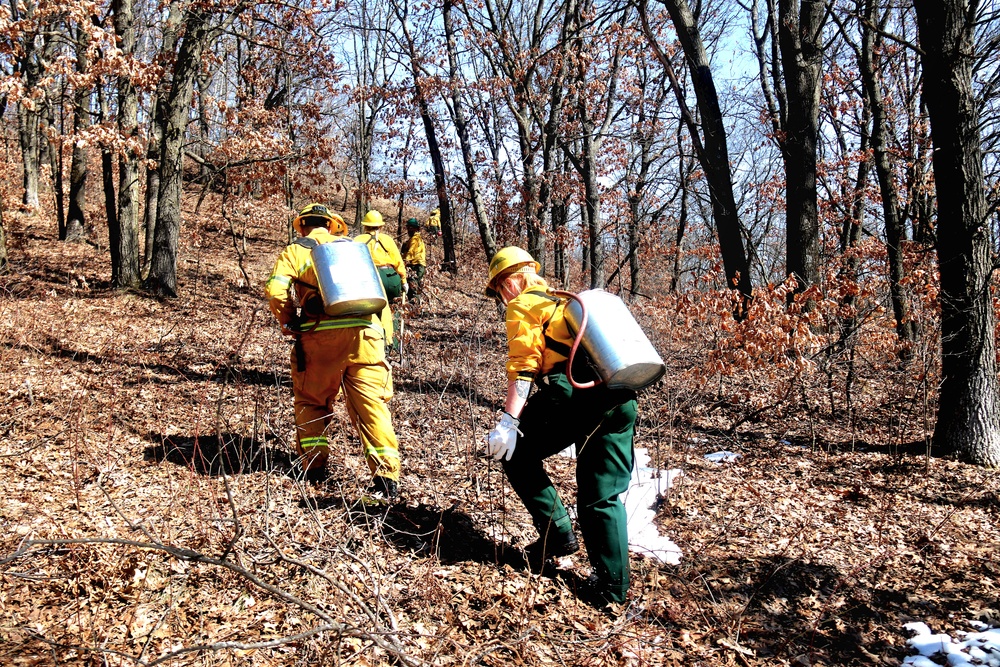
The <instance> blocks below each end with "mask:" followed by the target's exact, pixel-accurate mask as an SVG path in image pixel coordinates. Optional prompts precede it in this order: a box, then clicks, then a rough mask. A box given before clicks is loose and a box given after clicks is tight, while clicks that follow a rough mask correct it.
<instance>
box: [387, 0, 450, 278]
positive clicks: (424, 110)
mask: <svg viewBox="0 0 1000 667" xmlns="http://www.w3.org/2000/svg"><path fill="white" fill-rule="evenodd" d="M396 9H397V11H398V10H399V8H398V7H396ZM400 25H401V30H402V31H403V33H404V36H405V39H406V46H407V48H408V50H409V53H408V54H407V55H408V56H409V60H410V74H411V75H412V76H413V88H414V96H415V98H416V102H417V109H418V110H419V112H420V121H421V122H422V123H423V126H424V134H425V135H426V138H427V152H428V153H430V156H431V165H432V167H433V169H434V189H435V191H436V192H437V199H438V208H439V209H440V211H441V234H442V240H443V241H444V243H443V244H442V245H443V246H444V247H443V252H444V257H443V258H442V261H441V268H442V270H444V271H450V272H452V273H454V272H456V271H458V261H457V258H456V257H455V237H454V232H453V230H452V224H451V203H450V202H449V199H448V181H447V176H446V173H445V169H444V157H443V155H442V153H441V146H440V145H439V144H438V139H437V131H436V130H435V128H434V119H433V118H432V117H431V110H430V104H429V102H428V99H427V93H426V91H425V90H424V85H423V83H422V78H423V77H422V76H421V74H420V61H419V56H418V55H417V51H416V44H415V43H414V41H413V37H412V35H410V33H409V28H408V27H407V24H406V21H405V18H404V17H402V16H401V17H400Z"/></svg>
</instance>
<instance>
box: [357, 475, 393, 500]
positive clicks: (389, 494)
mask: <svg viewBox="0 0 1000 667" xmlns="http://www.w3.org/2000/svg"><path fill="white" fill-rule="evenodd" d="M365 496H367V497H368V498H371V499H372V500H376V501H386V502H388V501H390V500H396V499H397V498H399V484H397V483H396V481H395V480H391V479H389V478H388V477H380V476H376V477H375V478H374V479H372V485H371V486H369V487H368V490H367V491H365Z"/></svg>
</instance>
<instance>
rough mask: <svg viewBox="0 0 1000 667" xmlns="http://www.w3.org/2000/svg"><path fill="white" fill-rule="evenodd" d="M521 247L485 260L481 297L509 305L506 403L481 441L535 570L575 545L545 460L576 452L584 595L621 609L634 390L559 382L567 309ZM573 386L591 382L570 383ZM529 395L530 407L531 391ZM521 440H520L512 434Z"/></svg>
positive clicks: (626, 577)
mask: <svg viewBox="0 0 1000 667" xmlns="http://www.w3.org/2000/svg"><path fill="white" fill-rule="evenodd" d="M537 271H538V264H537V263H536V262H535V261H534V259H533V258H532V257H531V255H529V254H528V253H527V252H525V251H524V250H522V249H521V248H515V247H509V248H504V249H503V250H500V251H499V252H498V253H497V254H496V255H495V256H494V257H493V260H492V261H491V262H490V269H489V276H488V279H487V286H486V294H487V295H489V296H493V297H496V298H498V299H500V300H501V301H502V302H503V303H504V304H505V305H506V307H507V314H506V326H507V346H508V360H507V376H508V387H507V399H506V402H505V405H504V412H503V413H502V414H501V416H500V419H499V420H498V422H497V425H496V427H495V428H494V429H493V430H492V431H491V432H490V434H489V437H488V441H487V450H486V451H487V454H488V455H490V456H492V457H493V458H494V459H496V460H500V461H503V467H504V472H505V473H506V474H507V478H508V480H509V481H510V485H511V487H513V489H514V491H515V492H516V493H517V495H518V497H520V499H521V501H522V502H523V503H524V505H525V508H526V509H527V510H528V513H529V514H530V515H531V518H532V522H533V523H534V524H535V528H537V529H538V533H539V538H538V540H536V541H535V542H533V543H532V544H530V545H528V547H526V549H525V551H526V552H527V554H528V559H529V562H531V564H532V566H533V567H536V568H540V567H542V565H543V564H544V563H545V561H546V560H547V559H549V558H553V557H558V556H565V555H569V554H571V553H573V552H575V551H577V549H578V548H579V547H578V544H577V540H576V536H575V535H574V533H573V526H572V522H571V520H570V517H569V514H568V513H567V511H566V507H565V506H564V505H563V503H562V501H561V500H560V499H559V494H558V493H557V492H556V489H555V487H554V486H553V484H552V481H551V480H550V479H549V476H548V475H547V474H546V472H545V468H544V465H543V461H544V460H545V459H546V458H548V457H549V456H552V455H553V454H555V453H557V452H559V451H561V450H563V449H565V448H566V447H568V446H569V445H571V444H574V443H575V444H576V448H577V465H576V480H577V515H578V517H579V523H580V532H581V534H582V535H583V541H584V544H585V545H586V547H587V555H588V556H589V558H590V564H591V566H592V568H593V575H592V577H591V579H590V580H589V581H588V582H587V587H586V589H585V590H584V591H583V593H584V595H585V597H586V598H587V599H588V601H590V602H593V603H595V604H597V605H598V606H603V605H605V604H607V603H609V602H624V601H625V596H626V593H627V592H628V587H629V563H628V531H627V525H628V517H627V516H626V513H625V507H624V505H623V504H622V502H621V501H620V500H619V495H620V494H621V493H623V492H624V491H625V490H626V489H627V488H628V484H629V479H630V477H631V473H632V463H633V450H632V439H633V435H634V432H635V420H636V401H635V392H633V391H631V390H628V389H616V390H611V389H608V388H607V387H606V386H605V385H602V384H599V385H597V386H596V387H593V388H590V389H576V388H574V387H573V386H572V385H571V384H570V382H569V380H568V378H567V377H566V360H567V357H568V356H569V347H570V345H571V344H572V341H573V337H572V335H571V334H570V332H569V329H568V327H567V324H566V321H565V318H564V316H563V314H564V310H565V302H563V301H561V300H560V299H559V298H558V297H555V296H553V295H552V294H551V293H550V292H549V290H548V285H547V284H546V282H545V280H544V279H542V278H541V277H539V276H538V275H537V273H536V272H537ZM573 370H574V379H576V380H577V381H578V382H579V381H580V380H585V379H588V378H581V377H577V376H578V375H579V374H581V373H577V372H576V370H577V369H576V367H575V366H574V369H573ZM533 382H534V384H535V385H536V386H537V391H536V393H535V394H534V395H533V396H532V397H531V400H528V394H529V390H530V389H531V384H532V383H533ZM519 435H520V436H521V438H520V440H518V436H519Z"/></svg>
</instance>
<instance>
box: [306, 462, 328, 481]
mask: <svg viewBox="0 0 1000 667" xmlns="http://www.w3.org/2000/svg"><path fill="white" fill-rule="evenodd" d="M329 477H330V473H329V471H328V470H327V469H326V466H323V467H321V468H310V469H309V470H306V481H307V482H309V483H310V484H313V485H318V484H323V483H325V482H326V480H327V479H329Z"/></svg>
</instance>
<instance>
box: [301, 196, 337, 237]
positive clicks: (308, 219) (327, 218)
mask: <svg viewBox="0 0 1000 667" xmlns="http://www.w3.org/2000/svg"><path fill="white" fill-rule="evenodd" d="M292 227H294V228H295V231H296V232H298V234H299V235H300V236H306V235H308V234H309V232H308V231H306V228H307V227H326V228H327V230H328V231H329V232H330V233H331V234H333V235H334V236H340V235H342V234H346V233H347V223H345V222H344V219H343V218H342V217H340V216H339V215H337V214H336V213H334V212H333V211H331V210H330V209H328V208H327V207H326V206H324V205H323V204H316V203H312V204H309V205H308V206H306V207H305V208H303V209H302V210H301V211H299V214H298V215H297V216H295V219H294V220H292Z"/></svg>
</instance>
